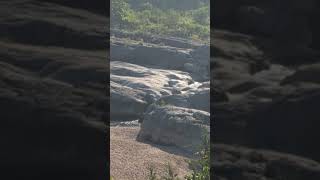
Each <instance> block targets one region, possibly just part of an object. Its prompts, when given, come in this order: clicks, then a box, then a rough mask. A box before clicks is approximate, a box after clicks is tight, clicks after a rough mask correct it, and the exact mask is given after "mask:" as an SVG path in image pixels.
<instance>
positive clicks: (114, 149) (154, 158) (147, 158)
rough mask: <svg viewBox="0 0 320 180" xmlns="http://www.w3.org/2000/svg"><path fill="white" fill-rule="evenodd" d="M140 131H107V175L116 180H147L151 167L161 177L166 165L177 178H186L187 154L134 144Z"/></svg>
mask: <svg viewBox="0 0 320 180" xmlns="http://www.w3.org/2000/svg"><path fill="white" fill-rule="evenodd" d="M139 129H140V127H111V128H110V157H111V164H110V166H111V167H110V173H111V175H112V176H113V177H114V178H115V179H116V180H129V179H130V180H134V179H139V180H143V179H147V176H148V173H149V170H148V167H150V166H154V167H155V169H156V170H157V172H158V174H160V175H161V174H163V173H164V171H165V167H166V164H167V163H168V162H169V163H170V164H171V166H172V167H173V169H174V170H175V172H176V173H177V174H178V175H179V176H180V177H183V176H184V175H186V174H188V172H189V171H190V169H189V167H188V163H187V161H186V160H187V159H188V158H187V154H184V152H181V151H180V150H179V149H177V148H175V147H168V146H159V145H152V144H147V143H143V142H138V141H136V137H137V135H138V132H139Z"/></svg>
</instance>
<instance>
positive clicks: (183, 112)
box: [137, 104, 210, 152]
mask: <svg viewBox="0 0 320 180" xmlns="http://www.w3.org/2000/svg"><path fill="white" fill-rule="evenodd" d="M209 127H210V114H209V113H208V112H205V111H200V110H195V109H187V108H181V107H175V106H171V105H165V104H152V105H150V106H149V107H148V109H147V110H146V112H145V115H144V118H143V122H142V124H141V130H140V132H139V135H138V138H137V139H138V140H140V141H149V142H152V143H155V144H164V145H173V146H177V147H179V148H181V149H183V150H185V151H186V152H196V151H197V150H198V148H199V146H200V145H201V143H202V140H203V136H204V135H206V133H208V132H209Z"/></svg>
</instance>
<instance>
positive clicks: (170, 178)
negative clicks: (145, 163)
mask: <svg viewBox="0 0 320 180" xmlns="http://www.w3.org/2000/svg"><path fill="white" fill-rule="evenodd" d="M177 176H178V174H176V173H175V172H174V170H173V169H172V166H171V165H170V164H169V163H168V164H167V166H166V173H165V174H164V175H163V176H161V177H159V176H157V173H156V172H155V169H154V167H152V166H151V167H149V175H148V180H180V179H179V178H178V177H177Z"/></svg>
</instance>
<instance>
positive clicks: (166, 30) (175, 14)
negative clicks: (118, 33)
mask: <svg viewBox="0 0 320 180" xmlns="http://www.w3.org/2000/svg"><path fill="white" fill-rule="evenodd" d="M189 1H192V2H194V3H195V2H201V3H199V4H197V5H194V7H196V8H193V9H189V10H181V9H175V8H163V6H169V5H170V4H171V6H173V7H174V5H172V3H174V2H175V3H177V4H181V0H175V1H173V0H171V1H170V3H169V1H156V0H112V1H111V21H112V22H111V27H112V28H115V29H121V30H126V31H130V32H139V33H145V34H157V35H167V36H176V37H182V38H192V39H194V40H204V41H209V36H210V35H209V34H210V18H209V17H210V16H209V14H210V12H209V9H210V8H209V4H208V3H207V4H205V3H204V1H199V0H198V1H195V0H189ZM160 2H161V3H160ZM165 2H166V3H165ZM159 3H160V4H162V3H164V4H162V5H160V4H159ZM182 4H184V3H182Z"/></svg>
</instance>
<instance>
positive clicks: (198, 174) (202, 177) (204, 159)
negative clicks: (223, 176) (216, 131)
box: [185, 135, 210, 180]
mask: <svg viewBox="0 0 320 180" xmlns="http://www.w3.org/2000/svg"><path fill="white" fill-rule="evenodd" d="M198 155H199V156H200V158H199V159H198V160H196V161H193V162H190V165H191V166H192V169H193V172H192V174H190V175H188V176H186V177H185V178H186V180H209V179H210V140H209V137H208V135H204V137H203V144H202V148H201V150H200V151H199V152H198Z"/></svg>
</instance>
